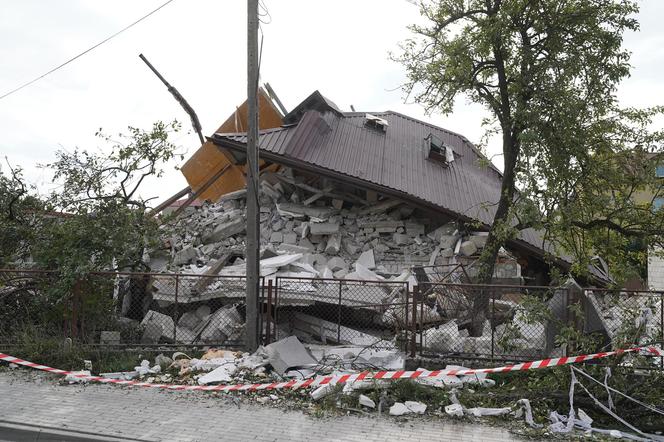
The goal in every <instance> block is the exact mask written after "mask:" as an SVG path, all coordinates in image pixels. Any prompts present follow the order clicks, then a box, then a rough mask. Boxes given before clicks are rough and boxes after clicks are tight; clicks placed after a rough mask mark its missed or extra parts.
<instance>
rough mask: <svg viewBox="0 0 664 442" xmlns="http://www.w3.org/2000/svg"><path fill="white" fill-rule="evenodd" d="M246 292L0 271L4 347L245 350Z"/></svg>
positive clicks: (190, 282) (233, 281) (165, 277)
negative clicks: (70, 344) (52, 342)
mask: <svg viewBox="0 0 664 442" xmlns="http://www.w3.org/2000/svg"><path fill="white" fill-rule="evenodd" d="M263 285H264V284H263V283H262V282H261V286H263ZM245 289H246V280H245V278H244V277H227V276H208V275H197V274H158V273H136V272H94V273H89V274H86V275H85V277H82V278H80V279H78V280H76V281H63V280H62V277H61V275H60V274H59V273H58V272H56V271H36V270H0V319H1V322H0V344H2V345H17V344H20V343H21V342H24V341H26V340H29V339H39V338H44V337H48V338H54V339H64V338H65V337H70V338H72V339H74V340H76V341H77V342H78V343H80V344H84V345H101V346H113V347H125V346H136V345H141V346H157V345H159V346H163V345H172V346H204V345H210V346H240V345H242V344H243V341H244V323H245V316H244V315H245V305H244V299H245Z"/></svg>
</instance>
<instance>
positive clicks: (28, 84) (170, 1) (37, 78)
mask: <svg viewBox="0 0 664 442" xmlns="http://www.w3.org/2000/svg"><path fill="white" fill-rule="evenodd" d="M173 1H174V0H168V1H167V2H165V3H162V4H161V6H159V7H158V8H156V9H153V10H152V11H150V12H148V13H147V14H145V15H144V16H142V17H141V18H139V19H138V20H136V21H134V22H133V23H131V24H130V25H128V26H125V27H124V28H122V29H120V30H119V31H117V32H116V33H115V34H112V35H110V36H109V37H106V38H105V39H103V40H102V41H100V42H99V43H97V44H95V45H94V46H91V47H90V48H88V49H86V50H85V51H83V52H81V53H79V54H78V55H75V56H74V57H72V58H70V59H69V60H67V61H65V62H64V63H62V64H60V65H58V66H56V67H54V68H53V69H51V70H50V71H48V72H46V73H44V74H42V75H40V76H38V77H36V78H34V79H32V80H30V81H28V82H26V83H23V84H22V85H20V86H18V87H16V88H15V89H12V90H10V91H9V92H6V93H5V94H3V95H0V100H2V99H3V98H6V97H8V96H10V95H12V94H14V93H16V92H18V91H20V90H21V89H23V88H26V87H28V86H30V85H31V84H33V83H36V82H37V81H39V80H41V79H42V78H44V77H46V76H47V75H49V74H52V73H53V72H55V71H57V70H58V69H60V68H63V67H65V66H67V65H68V64H69V63H71V62H72V61H74V60H76V59H78V58H80V57H82V56H83V55H85V54H87V53H88V52H90V51H92V50H93V49H96V48H98V47H99V46H101V45H103V44H104V43H106V42H107V41H109V40H111V39H112V38H114V37H117V36H118V35H120V34H122V33H123V32H124V31H126V30H128V29H129V28H132V27H134V26H135V25H137V24H138V23H140V22H142V21H143V20H145V19H146V18H148V17H150V16H151V15H152V14H154V13H155V12H157V11H159V10H160V9H161V8H163V7H164V6H166V5H168V4H169V3H172V2H173Z"/></svg>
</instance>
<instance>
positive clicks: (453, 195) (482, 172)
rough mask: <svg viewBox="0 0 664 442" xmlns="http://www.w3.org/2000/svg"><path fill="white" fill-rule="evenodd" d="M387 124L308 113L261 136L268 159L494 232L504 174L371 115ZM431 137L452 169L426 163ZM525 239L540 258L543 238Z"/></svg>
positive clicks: (457, 140) (450, 137) (409, 125)
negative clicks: (449, 155)
mask: <svg viewBox="0 0 664 442" xmlns="http://www.w3.org/2000/svg"><path fill="white" fill-rule="evenodd" d="M371 114H372V115H375V116H377V117H380V118H383V119H385V120H387V122H388V124H389V126H388V127H387V130H386V131H385V132H382V131H380V130H377V129H375V128H372V127H369V126H367V125H365V115H366V114H365V113H364V112H347V113H339V112H336V111H335V112H333V111H325V110H323V111H320V110H308V111H306V112H303V114H302V117H301V119H300V120H299V122H298V123H297V124H293V125H290V126H287V127H281V128H276V129H269V130H265V131H261V132H260V138H259V143H260V150H261V155H262V156H263V157H264V158H265V159H271V160H274V161H276V162H283V163H284V164H289V165H306V166H308V167H309V168H312V167H313V168H316V169H317V170H320V171H321V173H325V172H329V173H330V174H332V176H331V177H333V178H334V177H348V178H352V179H354V180H360V181H362V182H363V183H367V184H369V183H371V184H374V185H375V186H379V187H380V188H384V189H391V190H393V191H394V192H396V193H397V194H398V195H397V196H401V197H404V198H410V199H414V200H417V201H419V202H420V203H425V204H426V205H427V206H430V207H433V208H436V209H438V210H441V211H444V212H445V213H447V214H448V215H451V216H452V217H455V218H458V219H460V220H477V221H480V222H482V223H483V224H485V225H486V226H489V225H490V224H491V223H492V221H493V216H494V212H495V207H496V203H497V202H498V199H499V196H500V184H501V174H500V172H499V171H498V170H497V169H496V168H495V167H494V166H493V165H490V162H489V161H488V160H486V158H485V157H484V156H482V154H481V153H480V152H479V151H478V150H477V148H476V147H475V146H473V145H472V143H470V142H469V141H468V140H467V139H466V138H464V137H463V136H461V135H459V134H456V133H454V132H450V131H447V130H445V129H442V128H440V127H436V126H433V125H431V124H428V123H425V122H422V121H419V120H416V119H414V118H410V117H407V116H405V115H402V114H400V113H397V112H392V111H387V112H372V113H371ZM429 134H433V135H435V136H437V137H438V138H440V139H441V140H442V141H443V142H444V143H445V144H446V145H448V146H451V147H452V149H453V150H454V153H455V159H454V161H453V162H451V163H450V165H449V166H447V167H446V166H443V165H441V164H439V163H436V162H434V161H431V160H428V159H427V155H428V152H427V149H426V148H425V145H424V139H425V138H426V137H427V136H428V135H429ZM212 140H213V141H214V142H215V143H216V144H218V145H220V146H224V147H228V148H231V149H235V150H240V151H241V150H242V149H243V147H244V145H245V144H246V134H244V133H240V134H215V135H214V136H213V137H212ZM520 239H521V240H523V241H525V242H526V243H527V244H528V245H529V246H530V248H532V246H535V247H536V248H537V249H539V250H540V252H541V251H542V250H543V249H547V248H548V247H547V246H544V245H543V241H542V236H541V234H539V233H538V232H536V231H534V230H532V229H529V230H525V231H523V232H521V234H520Z"/></svg>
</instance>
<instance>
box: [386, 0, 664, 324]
mask: <svg viewBox="0 0 664 442" xmlns="http://www.w3.org/2000/svg"><path fill="white" fill-rule="evenodd" d="M420 10H421V13H422V15H423V16H424V17H425V19H426V21H427V23H426V24H425V25H422V26H420V25H415V26H412V27H411V30H412V31H413V32H414V34H415V37H413V38H412V39H410V40H407V41H405V42H404V43H403V44H402V53H401V54H400V55H399V56H397V57H396V59H397V60H398V61H400V62H401V63H402V64H403V65H404V66H405V69H406V72H407V75H408V79H409V81H408V83H407V84H406V86H405V88H406V91H407V92H408V93H409V94H413V95H414V98H415V100H416V101H418V102H420V103H423V104H424V105H425V106H426V107H427V108H428V109H429V110H430V111H433V110H438V111H442V112H444V113H450V112H452V110H453V105H454V101H455V98H457V97H458V96H460V95H463V96H465V97H466V98H467V99H469V100H470V101H471V102H474V103H479V104H481V105H483V106H484V107H485V108H486V109H487V110H488V114H489V118H488V119H487V120H486V125H487V126H488V131H489V133H497V134H499V135H500V137H501V141H502V157H503V178H502V184H501V192H500V199H499V201H497V202H488V203H490V204H493V203H495V205H493V206H492V209H494V210H495V212H494V218H493V224H492V225H491V228H490V232H489V236H488V240H487V244H486V247H485V248H484V250H483V252H482V254H481V257H480V258H479V261H478V267H479V276H478V279H479V282H482V283H488V282H490V280H491V278H492V275H493V267H494V264H495V260H496V256H497V254H498V251H499V249H500V247H501V246H502V245H504V244H505V242H506V241H508V240H510V239H512V238H515V237H517V235H518V234H519V231H520V230H522V229H524V228H528V227H535V228H542V227H545V228H548V231H549V232H550V233H555V234H556V236H555V237H554V236H553V235H551V234H549V235H548V239H550V240H556V239H557V238H558V236H557V235H560V234H562V235H563V238H562V241H561V245H563V246H565V250H563V252H566V253H570V252H571V253H576V252H578V253H577V256H579V257H587V256H589V255H592V254H593V253H595V252H596V250H594V248H595V247H596V246H598V244H599V242H598V241H597V240H591V241H587V239H588V238H586V237H584V238H583V239H582V240H581V241H580V242H579V241H578V235H583V233H581V232H591V234H592V235H595V234H597V233H598V232H599V230H601V229H604V231H606V229H609V230H610V231H611V233H610V234H611V235H618V236H620V237H621V238H627V237H629V236H630V234H631V233H633V232H632V228H631V227H630V228H629V229H627V228H624V226H625V224H624V222H623V221H624V220H622V219H621V217H622V216H624V215H625V212H622V211H621V210H620V207H621V205H625V204H626V205H632V206H633V207H634V208H636V206H635V205H633V204H632V203H629V202H627V200H626V198H624V197H625V196H627V195H629V193H630V192H629V187H631V185H632V184H634V186H633V187H634V188H635V189H636V188H640V189H644V187H645V186H646V185H648V183H650V181H648V182H644V181H642V180H641V181H639V180H640V179H641V178H642V177H643V176H644V175H643V174H635V175H633V176H632V178H633V179H634V180H636V182H634V183H627V182H626V181H629V180H627V179H624V177H621V176H620V175H621V174H620V167H619V166H620V165H625V163H624V162H621V158H622V159H623V160H624V158H625V155H627V154H626V153H625V152H629V151H630V149H634V148H636V149H640V150H642V151H646V150H647V149H649V148H650V143H653V142H657V141H661V138H662V137H661V134H659V133H655V134H650V133H649V132H648V130H647V124H646V123H647V122H648V120H649V119H650V118H651V117H652V116H653V115H654V114H655V113H657V112H659V109H651V110H644V111H638V110H622V109H620V108H619V106H618V103H617V99H616V94H615V93H616V87H617V85H618V84H619V82H620V81H621V80H622V79H624V78H625V77H627V76H628V75H629V72H630V65H629V53H628V52H627V51H626V50H625V49H623V48H622V35H623V33H624V32H625V31H635V30H637V29H638V23H637V21H636V20H635V19H634V18H633V15H634V14H635V13H636V12H638V7H637V4H636V2H633V1H629V0H466V1H462V0H437V1H423V2H422V3H421V5H420ZM632 158H633V160H634V161H637V160H639V158H641V157H639V155H635V156H633V157H632ZM607 164H612V165H613V167H612V168H611V169H610V172H611V173H610V174H605V175H602V172H606V169H604V167H605V166H606V165H607ZM638 167H644V164H643V163H640V166H638ZM638 167H637V168H638ZM653 176H654V175H653ZM598 185H601V186H602V187H599V188H597V187H596V186H598ZM611 189H619V191H618V192H617V195H616V196H615V198H614V197H609V196H608V195H606V194H608V193H610V192H611ZM599 195H606V197H604V198H601V199H603V200H606V199H611V201H612V203H611V204H609V205H604V204H603V203H597V202H596V201H594V200H593V201H589V200H588V199H589V198H592V197H596V196H599ZM588 203H590V205H588ZM641 209H643V210H641ZM648 209H649V208H648V207H645V206H643V207H641V208H639V210H637V211H634V212H633V214H634V215H637V213H638V214H640V215H644V213H645V212H647V211H648ZM631 215H632V212H630V216H629V217H630V219H631V220H633V221H635V222H638V223H639V224H638V225H639V226H640V227H639V228H640V229H641V228H643V229H645V230H647V234H650V227H651V226H654V225H658V222H659V221H655V220H653V223H646V224H645V225H644V224H643V223H641V222H640V221H639V220H638V216H636V217H633V216H631ZM644 216H646V217H647V218H648V219H651V220H652V217H653V215H652V213H651V212H649V213H648V214H647V215H644ZM655 217H656V218H660V217H658V216H656V215H655ZM566 229H573V230H574V232H573V233H572V235H570V237H565V235H566V234H567V233H568V232H567V230H566ZM572 242H574V243H575V244H576V245H577V246H580V247H577V248H574V247H571V246H572ZM577 268H578V269H580V268H581V266H579V267H577ZM488 301H489V299H488V294H487V295H485V296H481V297H478V299H477V301H476V302H475V312H476V313H477V315H478V316H477V317H478V321H477V322H478V324H481V321H482V320H483V312H484V311H485V309H486V307H487V306H488Z"/></svg>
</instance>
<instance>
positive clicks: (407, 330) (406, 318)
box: [397, 281, 411, 353]
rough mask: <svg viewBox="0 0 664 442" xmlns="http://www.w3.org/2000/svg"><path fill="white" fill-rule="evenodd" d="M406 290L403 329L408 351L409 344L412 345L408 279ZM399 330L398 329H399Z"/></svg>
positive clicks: (406, 350) (405, 348) (405, 347)
mask: <svg viewBox="0 0 664 442" xmlns="http://www.w3.org/2000/svg"><path fill="white" fill-rule="evenodd" d="M405 290H406V292H405V293H404V302H405V304H406V305H405V314H404V321H403V322H404V324H403V329H404V336H405V338H404V351H405V352H406V353H408V346H409V345H410V327H408V321H410V316H408V307H409V306H410V295H411V293H410V285H409V284H408V281H406V286H405ZM397 332H398V330H397Z"/></svg>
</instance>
